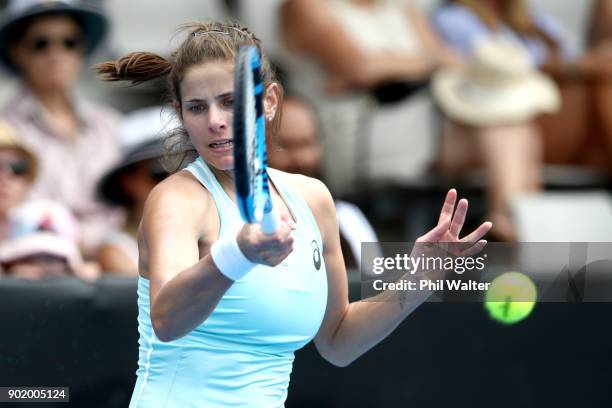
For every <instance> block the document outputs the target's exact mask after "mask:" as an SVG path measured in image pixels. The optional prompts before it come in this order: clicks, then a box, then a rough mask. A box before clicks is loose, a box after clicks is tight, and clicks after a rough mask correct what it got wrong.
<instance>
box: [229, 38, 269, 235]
mask: <svg viewBox="0 0 612 408" xmlns="http://www.w3.org/2000/svg"><path fill="white" fill-rule="evenodd" d="M234 69H235V74H234V122H233V126H234V179H235V182H236V194H237V201H238V207H239V208H240V214H241V215H242V218H243V219H244V221H245V222H248V223H251V224H253V223H259V224H260V225H261V229H262V230H263V232H264V233H265V234H271V233H273V232H274V231H276V229H277V228H278V225H279V216H278V213H277V211H276V210H275V209H274V207H273V206H272V196H271V195H270V187H269V184H268V170H267V169H268V159H267V156H266V130H265V127H266V126H265V121H264V112H263V91H264V86H263V84H262V82H261V73H260V59H259V52H258V50H257V47H255V46H242V47H241V48H240V50H239V51H238V55H237V57H236V66H235V68H234Z"/></svg>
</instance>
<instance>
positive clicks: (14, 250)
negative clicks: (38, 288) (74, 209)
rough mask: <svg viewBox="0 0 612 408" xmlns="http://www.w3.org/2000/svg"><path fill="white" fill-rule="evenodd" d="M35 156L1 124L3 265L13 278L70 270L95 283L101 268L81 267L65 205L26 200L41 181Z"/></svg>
mask: <svg viewBox="0 0 612 408" xmlns="http://www.w3.org/2000/svg"><path fill="white" fill-rule="evenodd" d="M37 168H38V161H37V159H36V156H35V155H34V154H33V153H32V152H31V151H30V150H29V149H28V148H27V147H25V146H24V145H22V144H21V143H20V142H19V141H18V140H17V139H16V138H15V136H14V135H13V129H12V128H11V126H10V125H8V124H7V123H0V266H2V270H3V271H4V272H5V273H10V274H12V275H13V276H15V277H24V278H29V279H38V278H40V277H43V276H56V275H60V274H64V272H66V271H69V272H71V273H74V274H76V275H77V276H79V277H81V278H83V279H86V280H93V279H95V278H96V277H97V276H98V275H99V268H98V267H97V265H96V264H94V263H91V262H83V260H82V257H81V254H80V252H79V248H78V247H77V245H76V242H77V238H78V226H77V221H76V219H75V218H74V216H73V215H72V214H71V212H70V210H68V209H67V208H66V207H64V206H63V205H62V204H60V203H57V202H53V201H48V200H36V201H27V200H26V197H27V196H28V193H29V191H30V188H31V186H32V183H33V182H34V181H35V180H36V177H37V174H38V172H37Z"/></svg>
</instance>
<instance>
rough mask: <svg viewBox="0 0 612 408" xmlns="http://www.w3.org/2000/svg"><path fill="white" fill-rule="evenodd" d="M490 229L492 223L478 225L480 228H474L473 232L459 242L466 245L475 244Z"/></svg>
mask: <svg viewBox="0 0 612 408" xmlns="http://www.w3.org/2000/svg"><path fill="white" fill-rule="evenodd" d="M491 227H493V223H492V222H490V221H486V222H483V223H482V224H480V226H479V227H478V228H476V229H475V230H474V231H472V232H471V233H470V234H469V235H466V236H465V237H463V238H462V239H460V240H459V242H465V243H468V242H477V241H480V239H481V238H482V237H484V236H485V235H486V233H487V232H489V230H490V229H491Z"/></svg>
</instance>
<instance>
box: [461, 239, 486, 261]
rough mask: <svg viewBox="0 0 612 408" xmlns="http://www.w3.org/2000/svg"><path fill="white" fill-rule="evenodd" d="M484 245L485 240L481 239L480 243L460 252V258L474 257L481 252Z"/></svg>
mask: <svg viewBox="0 0 612 408" xmlns="http://www.w3.org/2000/svg"><path fill="white" fill-rule="evenodd" d="M486 245H487V240H485V239H481V240H480V241H478V242H476V243H475V244H474V245H472V246H471V247H469V248H467V249H466V250H464V251H462V252H461V256H462V257H466V256H472V255H475V254H477V253H479V252H480V251H482V250H483V249H484V247H485V246H486Z"/></svg>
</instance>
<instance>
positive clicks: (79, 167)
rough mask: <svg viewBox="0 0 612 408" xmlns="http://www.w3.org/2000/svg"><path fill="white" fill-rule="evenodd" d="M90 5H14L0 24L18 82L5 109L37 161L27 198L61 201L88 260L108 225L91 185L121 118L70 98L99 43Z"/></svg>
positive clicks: (34, 1) (113, 153)
mask: <svg viewBox="0 0 612 408" xmlns="http://www.w3.org/2000/svg"><path fill="white" fill-rule="evenodd" d="M90 4H91V3H89V2H81V1H76V0H75V1H53V2H49V1H42V0H27V1H25V0H11V1H9V2H8V6H7V8H6V10H5V12H4V16H3V19H2V22H1V23H0V44H1V45H0V62H2V63H3V65H4V66H5V67H6V68H7V69H8V70H9V71H10V72H11V73H12V74H14V75H16V76H17V77H18V78H19V79H20V81H21V83H22V89H21V91H20V92H19V94H18V95H17V96H16V97H15V99H14V100H12V101H11V102H10V103H9V104H8V105H7V106H6V107H5V109H4V110H3V112H2V117H4V118H5V119H6V120H7V121H8V122H10V123H11V124H12V125H13V127H14V128H15V129H16V133H17V134H18V135H19V137H20V138H21V139H22V140H23V141H24V143H25V144H26V145H27V146H28V147H29V148H30V149H31V150H32V151H33V152H34V153H36V155H37V156H38V159H39V161H40V163H39V164H40V174H39V177H38V178H37V180H36V183H35V184H34V187H33V190H32V195H33V196H34V197H38V198H50V199H55V200H58V201H61V202H62V203H65V204H66V205H68V206H69V207H70V209H71V210H72V211H73V212H74V213H75V215H76V216H77V217H78V219H79V221H80V222H81V225H82V231H83V235H82V244H83V247H84V248H85V249H86V250H87V252H88V253H91V252H92V251H93V248H95V246H96V245H97V243H98V242H99V240H100V239H101V235H102V232H103V231H104V230H105V229H106V228H108V226H109V224H112V222H113V218H112V217H111V213H110V212H109V210H108V209H107V208H105V207H103V206H101V205H100V204H97V203H96V202H95V201H94V189H95V182H96V181H97V180H98V179H99V178H100V176H101V175H102V174H103V173H104V171H106V170H107V169H108V168H109V166H110V165H111V164H112V162H113V161H114V160H115V159H116V157H117V155H118V148H117V144H116V141H115V133H116V128H117V125H118V121H119V115H118V114H117V113H116V112H115V111H113V110H111V109H109V108H106V107H101V106H98V105H95V104H92V103H89V102H87V101H85V100H83V99H81V98H78V97H76V96H75V95H74V93H73V91H74V87H75V82H76V80H77V77H78V74H79V70H80V67H81V64H82V61H83V58H84V57H85V56H86V55H88V54H90V53H91V52H92V51H93V50H94V48H95V47H96V46H97V45H98V44H99V43H100V42H101V41H102V39H103V38H104V35H105V33H106V30H107V25H108V23H107V19H106V17H105V16H104V15H103V14H102V13H101V12H100V11H99V10H98V9H96V8H94V7H93V6H91V5H90Z"/></svg>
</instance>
